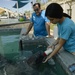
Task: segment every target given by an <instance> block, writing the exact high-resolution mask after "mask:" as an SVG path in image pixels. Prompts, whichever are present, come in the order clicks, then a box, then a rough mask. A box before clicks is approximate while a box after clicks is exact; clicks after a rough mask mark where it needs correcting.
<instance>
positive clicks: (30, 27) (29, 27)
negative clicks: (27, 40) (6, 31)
mask: <svg viewBox="0 0 75 75" xmlns="http://www.w3.org/2000/svg"><path fill="white" fill-rule="evenodd" d="M31 29H32V23H30V24H29V26H28V29H27V31H26V35H27V34H28V33H29V32H30V30H31Z"/></svg>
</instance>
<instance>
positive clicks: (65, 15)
mask: <svg viewBox="0 0 75 75" xmlns="http://www.w3.org/2000/svg"><path fill="white" fill-rule="evenodd" d="M63 16H64V17H68V18H70V19H71V16H69V15H68V14H66V13H63Z"/></svg>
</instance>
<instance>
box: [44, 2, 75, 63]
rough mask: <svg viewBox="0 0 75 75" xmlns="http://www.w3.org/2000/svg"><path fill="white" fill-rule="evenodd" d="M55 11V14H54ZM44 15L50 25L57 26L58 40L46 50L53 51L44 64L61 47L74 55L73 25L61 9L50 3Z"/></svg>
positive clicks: (74, 32) (74, 28) (74, 31)
mask: <svg viewBox="0 0 75 75" xmlns="http://www.w3.org/2000/svg"><path fill="white" fill-rule="evenodd" d="M55 11H56V12H55ZM45 15H46V16H47V18H48V19H49V20H50V22H51V23H53V24H57V27H58V38H57V39H56V40H55V42H54V43H52V44H51V46H49V47H48V48H52V49H53V51H52V53H51V54H49V56H48V57H47V58H46V60H45V61H44V63H45V62H46V61H48V60H49V59H50V58H52V57H53V56H54V55H55V54H56V53H58V51H59V50H60V49H61V48H62V47H63V48H64V50H66V51H68V52H70V53H72V54H74V55H75V23H74V22H73V21H72V20H71V19H70V18H71V17H67V16H65V15H64V14H63V8H62V7H61V6H60V5H59V4H58V3H51V4H49V5H48V6H47V8H46V13H45Z"/></svg>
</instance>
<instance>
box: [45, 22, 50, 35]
mask: <svg viewBox="0 0 75 75" xmlns="http://www.w3.org/2000/svg"><path fill="white" fill-rule="evenodd" d="M46 30H47V33H48V35H49V36H50V23H48V22H47V23H46Z"/></svg>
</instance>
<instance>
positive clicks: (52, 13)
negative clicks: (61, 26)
mask: <svg viewBox="0 0 75 75" xmlns="http://www.w3.org/2000/svg"><path fill="white" fill-rule="evenodd" d="M45 16H49V17H51V18H62V17H63V8H62V7H61V6H60V5H59V4H58V3H51V4H49V5H48V6H47V8H46V12H45Z"/></svg>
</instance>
